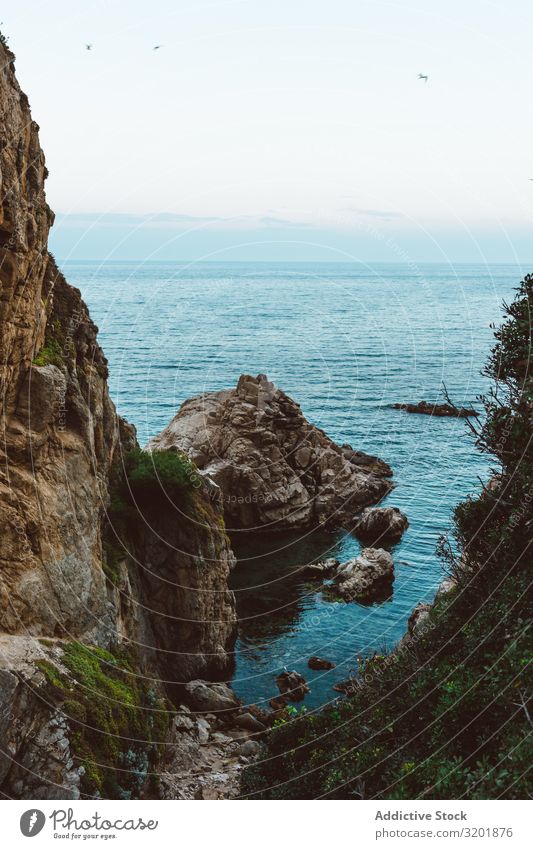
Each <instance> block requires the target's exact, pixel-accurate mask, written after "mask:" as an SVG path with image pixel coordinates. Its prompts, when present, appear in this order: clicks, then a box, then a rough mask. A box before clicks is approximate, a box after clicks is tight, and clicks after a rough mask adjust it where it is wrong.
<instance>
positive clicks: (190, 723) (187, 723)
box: [174, 707, 194, 731]
mask: <svg viewBox="0 0 533 849" xmlns="http://www.w3.org/2000/svg"><path fill="white" fill-rule="evenodd" d="M180 711H181V707H180ZM193 728H194V720H193V719H192V718H191V716H190V715H188V714H185V715H183V714H181V713H177V714H176V716H175V717H174V729H175V730H176V731H192V730H193Z"/></svg>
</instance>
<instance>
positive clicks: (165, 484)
mask: <svg viewBox="0 0 533 849" xmlns="http://www.w3.org/2000/svg"><path fill="white" fill-rule="evenodd" d="M126 474H127V479H128V483H129V486H130V490H131V492H132V493H133V495H134V497H135V498H136V499H137V498H138V499H146V498H150V499H151V498H160V497H165V496H166V497H168V498H170V499H172V500H174V499H176V498H177V499H179V498H180V497H181V496H183V494H184V493H186V492H187V491H189V490H191V489H192V487H193V485H194V482H195V480H197V479H198V473H197V471H196V467H195V466H194V464H193V463H191V461H190V460H189V459H188V458H187V457H186V456H185V455H184V454H179V453H178V452H176V451H170V450H168V451H153V452H148V451H141V450H140V449H136V450H134V451H132V452H131V453H130V454H129V455H128V458H127V462H126Z"/></svg>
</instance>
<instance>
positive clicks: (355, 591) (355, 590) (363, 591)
mask: <svg viewBox="0 0 533 849" xmlns="http://www.w3.org/2000/svg"><path fill="white" fill-rule="evenodd" d="M393 581H394V563H393V559H392V557H391V555H390V554H389V552H388V551H385V550H384V549H383V548H364V549H363V551H362V552H361V554H360V555H359V556H358V557H354V558H353V559H352V560H347V561H346V563H343V564H342V565H341V566H340V567H339V569H338V571H337V572H336V574H335V576H334V578H333V582H334V586H335V591H336V592H337V593H338V594H339V595H340V596H341V598H343V599H344V601H358V602H363V603H369V602H372V601H376V600H379V599H381V598H383V597H386V596H387V595H389V594H390V592H391V590H392V583H393Z"/></svg>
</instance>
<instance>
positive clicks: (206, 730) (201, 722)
mask: <svg viewBox="0 0 533 849" xmlns="http://www.w3.org/2000/svg"><path fill="white" fill-rule="evenodd" d="M196 731H197V733H198V741H199V742H200V744H201V745H203V744H204V743H207V742H208V741H209V734H210V731H211V726H210V725H209V723H208V721H207V720H206V719H205V718H204V717H203V716H199V717H198V719H197V720H196Z"/></svg>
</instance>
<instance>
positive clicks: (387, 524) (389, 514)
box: [354, 507, 409, 545]
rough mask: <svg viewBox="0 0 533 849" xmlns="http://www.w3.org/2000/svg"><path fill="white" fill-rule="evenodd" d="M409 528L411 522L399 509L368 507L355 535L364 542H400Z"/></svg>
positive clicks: (360, 519) (355, 529)
mask: <svg viewBox="0 0 533 849" xmlns="http://www.w3.org/2000/svg"><path fill="white" fill-rule="evenodd" d="M408 527H409V520H408V519H407V516H406V515H405V513H402V511H401V510H399V509H398V507H367V509H366V510H363V512H362V513H361V515H360V516H359V519H358V520H357V523H356V525H355V527H354V534H355V535H356V537H359V539H361V540H363V541H364V542H366V543H368V544H371V545H375V544H376V543H378V542H379V543H393V542H399V541H400V539H401V538H402V536H403V534H404V533H405V531H406V530H407V528H408Z"/></svg>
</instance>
